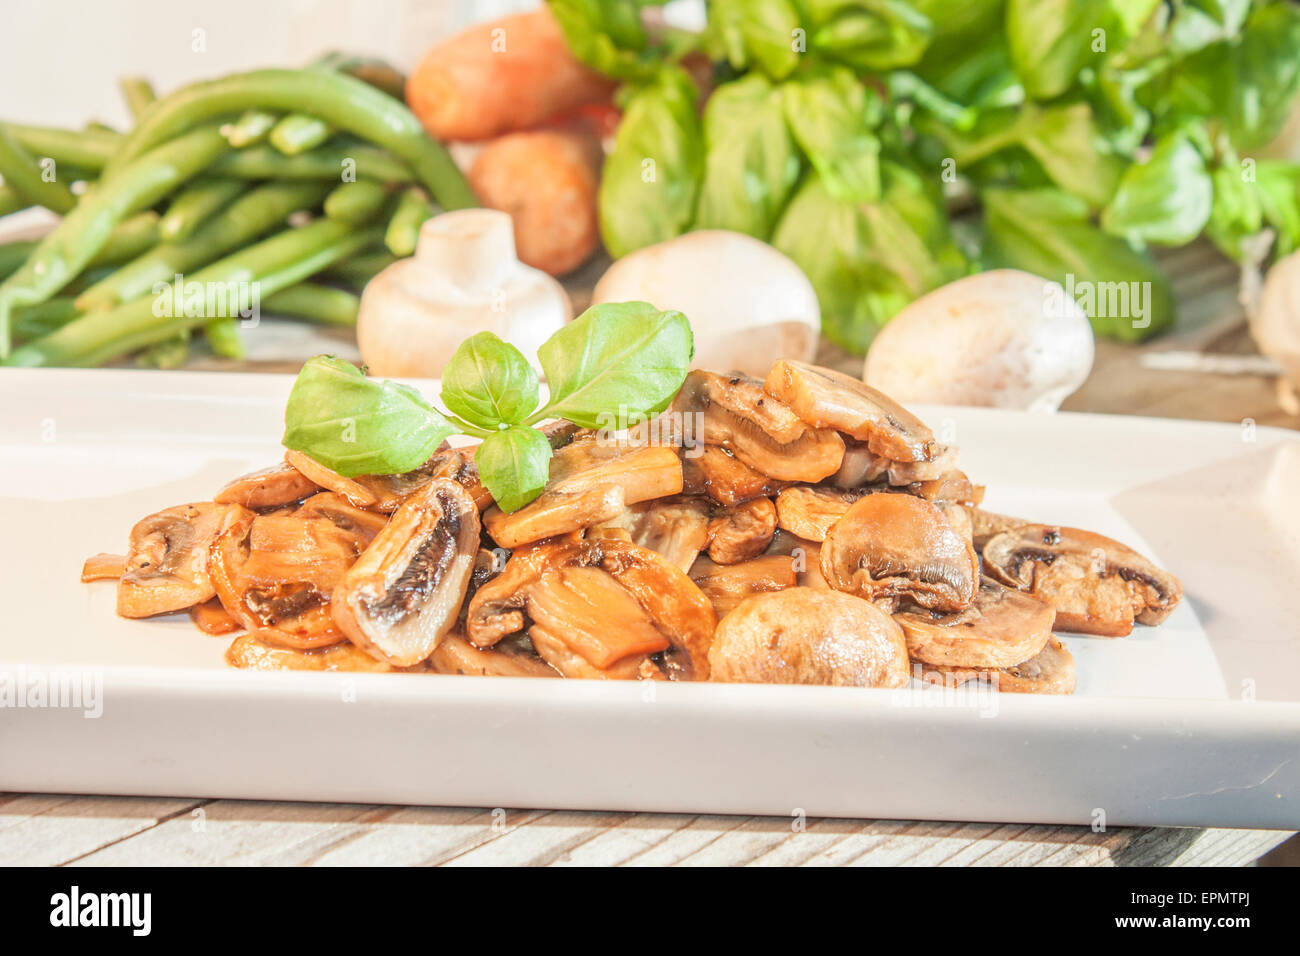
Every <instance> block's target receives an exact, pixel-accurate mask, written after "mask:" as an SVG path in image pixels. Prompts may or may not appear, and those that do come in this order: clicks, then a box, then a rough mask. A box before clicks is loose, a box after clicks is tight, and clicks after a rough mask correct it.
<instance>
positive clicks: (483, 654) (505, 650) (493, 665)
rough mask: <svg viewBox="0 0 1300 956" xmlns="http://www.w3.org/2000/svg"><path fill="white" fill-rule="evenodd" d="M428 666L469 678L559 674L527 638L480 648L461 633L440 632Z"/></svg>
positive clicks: (557, 675) (508, 640)
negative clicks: (489, 647)
mask: <svg viewBox="0 0 1300 956" xmlns="http://www.w3.org/2000/svg"><path fill="white" fill-rule="evenodd" d="M429 667H430V668H431V669H432V670H434V671H436V672H437V673H439V674H462V675H465V676H470V677H559V676H561V675H560V673H559V672H558V671H557V670H555V668H553V667H551V665H549V664H547V663H546V661H544V660H542V659H541V657H539V656H538V654H537V651H536V650H534V649H533V647H532V645H531V644H528V642H527V641H515V640H514V639H507V640H505V641H502V642H501V643H499V644H498V645H497V646H496V647H494V648H492V649H491V650H480V649H479V648H477V647H475V646H474V645H473V644H471V643H470V642H469V641H467V640H465V638H464V637H463V636H461V635H460V634H457V633H456V632H454V631H453V632H452V633H450V634H447V635H444V637H443V639H442V640H441V641H439V642H438V646H437V647H436V648H434V651H433V653H432V654H431V655H429Z"/></svg>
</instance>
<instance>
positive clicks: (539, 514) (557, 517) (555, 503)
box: [483, 438, 682, 548]
mask: <svg viewBox="0 0 1300 956" xmlns="http://www.w3.org/2000/svg"><path fill="white" fill-rule="evenodd" d="M681 490H682V465H681V461H680V460H679V459H678V457H677V451H676V449H673V448H668V447H665V446H662V445H645V446H642V447H632V446H630V445H629V444H627V443H626V442H615V441H601V440H597V439H595V438H585V439H575V440H574V441H573V442H571V443H570V444H568V445H566V446H564V447H563V448H561V449H560V450H559V451H557V452H555V455H554V456H553V457H552V458H551V471H550V479H549V480H548V481H547V483H546V488H545V490H544V491H543V492H542V493H541V494H540V495H539V496H538V497H537V498H535V499H534V500H533V501H531V502H529V503H528V504H526V505H524V506H523V507H522V508H519V509H518V510H516V511H512V512H509V513H506V512H504V511H502V510H501V509H500V508H497V507H492V508H489V509H488V511H487V513H486V514H485V515H484V516H483V521H484V523H485V524H486V525H487V530H488V533H489V534H490V535H491V536H492V540H493V541H495V542H496V543H497V544H499V545H501V547H503V548H517V547H519V546H520V545H524V544H528V543H530V542H533V541H540V540H542V539H543V538H549V537H553V536H554V535H558V534H567V533H568V532H570V531H577V530H579V529H582V528H587V527H590V526H591V525H593V524H599V523H600V522H602V521H609V520H611V519H613V518H616V517H618V516H619V515H621V514H622V513H623V511H624V510H625V509H626V508H627V506H628V505H631V504H635V503H637V502H639V501H649V500H651V499H654V498H664V497H667V496H669V495H675V494H678V493H680V492H681Z"/></svg>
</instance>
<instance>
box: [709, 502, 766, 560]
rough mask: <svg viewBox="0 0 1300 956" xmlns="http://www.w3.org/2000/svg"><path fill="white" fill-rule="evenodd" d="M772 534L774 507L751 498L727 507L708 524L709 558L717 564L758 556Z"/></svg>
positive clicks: (764, 548)
mask: <svg viewBox="0 0 1300 956" xmlns="http://www.w3.org/2000/svg"><path fill="white" fill-rule="evenodd" d="M775 533H776V505H774V504H772V499H771V498H755V499H754V500H753V501H747V502H745V503H744V504H741V505H735V506H734V507H731V508H728V509H727V510H726V511H724V512H723V513H722V514H720V515H718V516H717V517H716V518H714V519H713V520H712V521H710V522H709V527H708V539H709V557H710V558H712V559H713V560H714V561H716V562H717V563H718V564H738V563H739V562H741V561H748V560H749V559H750V558H756V557H758V556H759V555H760V554H762V553H763V552H764V551H765V550H766V549H767V546H768V545H769V544H771V543H772V535H773V534H775Z"/></svg>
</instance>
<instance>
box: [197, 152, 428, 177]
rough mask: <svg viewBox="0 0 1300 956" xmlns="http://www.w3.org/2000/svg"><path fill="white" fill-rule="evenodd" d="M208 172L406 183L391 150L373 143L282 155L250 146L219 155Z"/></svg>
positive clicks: (407, 174)
mask: <svg viewBox="0 0 1300 956" xmlns="http://www.w3.org/2000/svg"><path fill="white" fill-rule="evenodd" d="M211 172H212V173H214V174H219V175H221V176H233V177H235V178H237V179H332V180H334V181H335V182H340V181H345V180H344V177H345V176H349V175H350V176H353V177H355V178H357V179H373V180H376V181H378V182H385V183H409V182H410V181H411V179H412V178H413V176H412V173H411V171H410V170H409V169H407V168H406V166H405V165H404V164H403V163H402V162H401V160H399V159H397V158H396V157H395V156H393V155H392V154H391V153H386V152H384V151H383V150H382V149H375V148H374V147H373V146H362V145H339V146H324V147H321V148H320V149H314V150H312V151H311V152H310V153H301V154H299V155H297V156H285V155H284V154H283V153H281V152H280V151H279V150H277V149H273V148H272V147H270V146H253V147H250V148H249V149H244V150H240V151H239V152H235V153H231V154H230V155H228V156H223V157H222V158H221V159H219V160H218V161H217V162H216V163H214V164H213V165H212V168H211Z"/></svg>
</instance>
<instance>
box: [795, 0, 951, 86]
mask: <svg viewBox="0 0 1300 956" xmlns="http://www.w3.org/2000/svg"><path fill="white" fill-rule="evenodd" d="M802 6H803V9H804V11H805V13H806V15H807V21H808V23H809V24H810V26H811V29H810V30H809V46H810V48H811V49H813V50H815V51H816V52H818V53H822V54H825V55H827V56H829V57H831V58H833V59H835V60H837V61H839V62H840V63H843V64H845V65H846V66H851V67H854V68H855V69H858V70H869V71H872V72H881V71H885V70H893V69H897V68H898V67H903V66H911V65H912V64H914V63H916V62H917V61H918V60H920V59H921V56H922V54H924V53H925V49H926V46H927V45H928V44H929V42H930V37H931V35H932V34H933V32H934V27H933V25H932V24H931V22H930V19H929V18H928V17H927V16H926V15H925V14H924V13H921V12H920V11H919V10H917V9H916V5H915V4H913V3H908V2H904V0H803V4H802Z"/></svg>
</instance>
